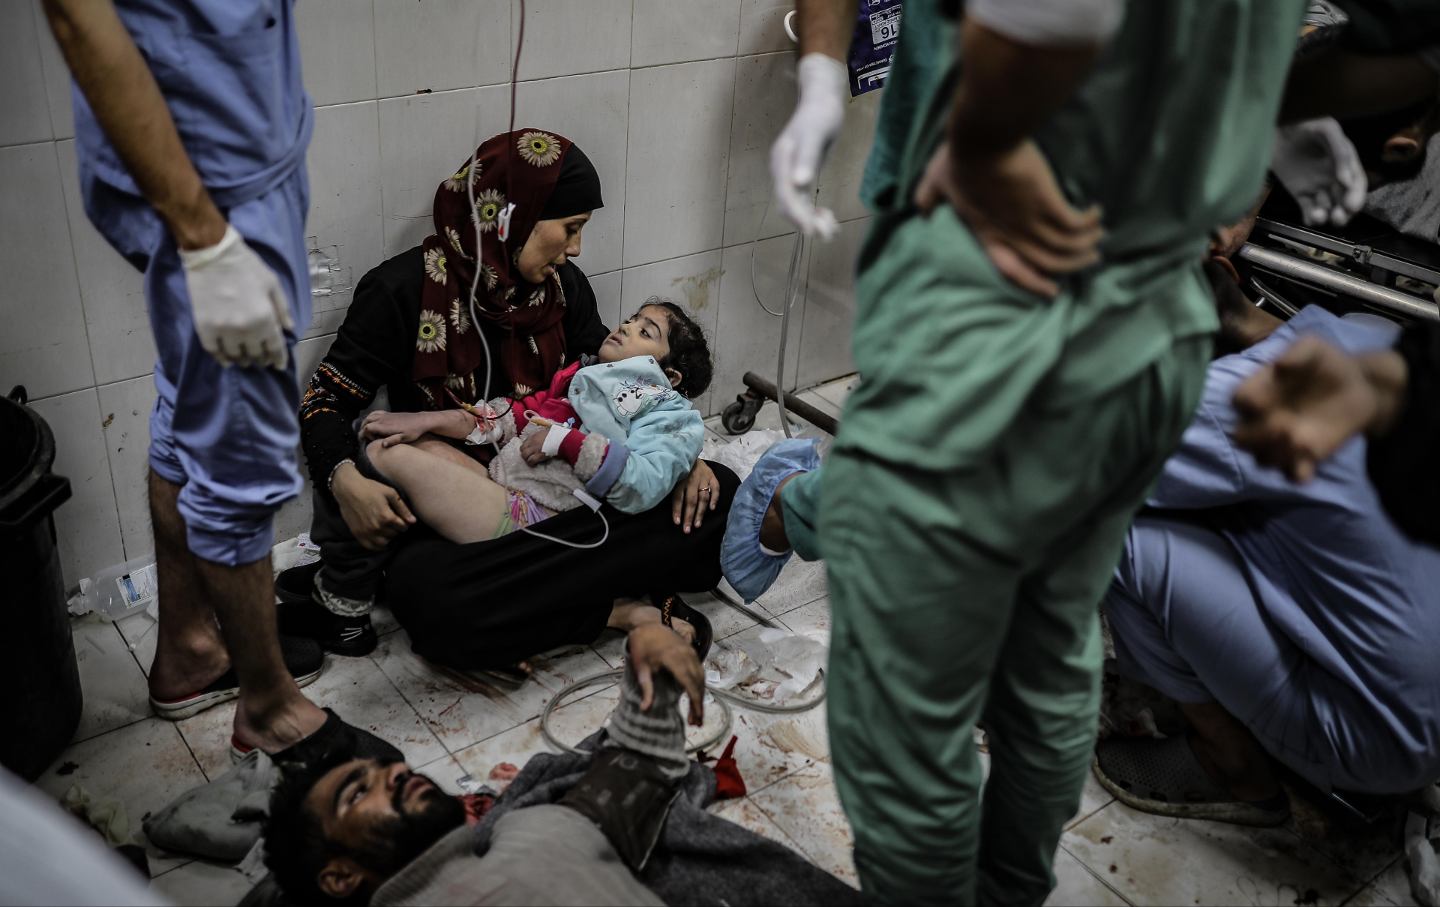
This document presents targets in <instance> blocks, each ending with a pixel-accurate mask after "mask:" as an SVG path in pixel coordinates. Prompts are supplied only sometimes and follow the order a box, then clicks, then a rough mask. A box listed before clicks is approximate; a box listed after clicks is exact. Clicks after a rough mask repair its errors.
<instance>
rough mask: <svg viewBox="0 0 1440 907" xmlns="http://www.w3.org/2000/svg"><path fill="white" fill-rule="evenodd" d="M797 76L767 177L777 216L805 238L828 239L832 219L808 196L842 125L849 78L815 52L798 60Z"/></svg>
mask: <svg viewBox="0 0 1440 907" xmlns="http://www.w3.org/2000/svg"><path fill="white" fill-rule="evenodd" d="M797 72H798V75H799V80H800V100H799V102H798V103H797V104H796V105H795V113H793V114H792V115H791V116H790V122H788V123H786V124H785V128H784V129H783V130H781V132H780V137H779V138H777V139H776V140H775V144H774V145H773V146H772V147H771V148H770V178H771V180H772V181H773V182H774V183H775V201H776V204H778V205H779V206H780V213H782V214H784V215H785V217H786V218H788V219H789V220H790V221H791V222H792V223H794V224H795V226H797V227H799V228H800V231H801V232H802V233H804V234H805V235H807V236H813V235H815V234H816V233H819V234H820V235H821V236H822V237H824V238H825V239H829V238H830V237H832V236H834V235H835V229H836V228H835V215H834V214H832V213H831V212H830V211H827V210H826V209H824V208H816V207H815V204H814V201H813V200H812V197H811V196H812V193H813V192H814V190H815V179H816V177H818V176H819V174H820V165H821V164H823V163H825V153H826V152H827V151H829V150H830V144H831V143H832V142H833V141H834V140H835V137H836V136H837V135H839V133H840V127H841V125H842V124H843V123H844V122H845V99H846V98H847V97H848V95H849V87H850V79H849V76H848V75H847V74H846V72H845V64H844V63H841V62H840V61H839V60H836V59H835V58H834V57H827V56H826V55H825V54H819V53H810V54H806V55H805V56H803V57H801V58H800V65H799V67H798V69H797Z"/></svg>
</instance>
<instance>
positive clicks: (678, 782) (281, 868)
mask: <svg viewBox="0 0 1440 907" xmlns="http://www.w3.org/2000/svg"><path fill="white" fill-rule="evenodd" d="M627 665H628V667H627V670H626V672H625V679H624V681H623V683H622V686H621V696H620V702H619V704H618V705H617V706H616V708H615V711H614V713H613V714H612V715H611V717H610V721H609V722H608V724H607V725H606V727H605V729H604V730H603V731H601V732H599V733H597V734H596V735H595V736H594V737H592V738H591V739H590V741H587V743H585V744H582V747H589V750H588V751H587V752H584V753H582V754H579V755H551V754H542V755H538V756H535V757H534V758H532V759H531V760H530V761H529V763H527V764H526V766H525V768H524V769H523V770H522V771H521V772H520V774H519V776H518V777H517V778H516V779H515V780H514V781H513V782H512V783H511V784H510V786H509V787H508V788H507V789H506V790H505V792H504V793H503V794H502V795H501V796H500V797H499V798H498V799H493V800H492V799H491V798H489V797H485V796H478V795H471V796H464V797H453V796H450V795H449V794H446V793H445V792H443V791H442V790H440V788H439V787H438V786H437V785H436V784H435V782H434V781H432V780H430V779H429V778H427V777H425V776H423V775H420V774H416V773H415V772H413V771H411V770H410V769H409V767H408V766H406V765H405V764H404V763H403V762H401V761H399V760H398V759H377V758H357V757H356V754H355V753H354V752H334V753H330V754H327V755H326V756H325V757H324V758H322V759H318V760H316V761H314V762H312V763H310V764H308V765H305V766H304V767H302V768H298V769H293V770H287V772H286V774H285V776H284V778H283V780H282V781H281V783H280V785H279V786H278V787H277V788H276V789H275V792H274V793H273V794H272V796H271V800H270V818H269V822H268V824H267V826H266V837H265V862H266V865H267V866H268V867H269V868H270V870H271V871H272V872H273V873H274V876H275V878H276V880H277V881H278V883H279V885H280V888H281V890H282V891H283V894H284V896H285V898H286V900H287V901H289V902H293V903H304V904H325V903H340V902H345V903H360V904H364V903H374V904H664V903H672V904H674V903H686V904H732V905H738V904H775V903H785V904H852V903H859V901H860V893H859V892H858V891H855V890H854V889H852V888H850V887H849V886H847V885H845V884H844V883H842V882H840V881H839V880H837V879H835V878H834V877H833V876H831V875H829V874H828V873H825V872H824V871H822V870H820V869H818V868H816V867H815V866H813V865H812V864H810V863H809V862H807V861H806V860H805V859H804V858H803V857H801V856H800V855H799V854H797V853H795V852H794V851H791V850H789V849H787V848H785V847H783V846H781V845H779V844H776V843H774V842H772V841H767V840H765V839H764V838H761V837H759V836H758V835H756V834H754V833H753V832H750V831H747V830H746V829H744V828H741V827H740V826H738V825H735V824H733V823H731V822H729V821H727V820H725V819H722V818H720V817H718V816H715V815H712V814H710V813H707V812H705V810H704V807H705V806H706V805H707V804H708V803H709V802H710V801H712V800H713V799H714V795H715V776H714V773H713V772H712V771H711V770H710V769H709V768H707V767H705V766H703V765H701V764H700V763H698V762H692V761H689V760H688V759H687V758H686V754H685V733H684V718H683V717H682V716H681V714H680V711H679V708H678V705H679V696H680V693H681V692H682V691H683V692H684V693H686V694H687V695H688V696H689V700H690V711H689V717H690V721H691V723H694V724H698V723H699V722H700V720H701V718H702V717H703V715H702V708H703V706H702V702H703V695H704V674H703V671H702V669H701V667H700V662H699V660H698V659H697V658H696V657H695V654H694V651H693V650H692V649H691V648H690V647H689V646H687V645H685V643H684V642H683V641H682V640H681V639H680V638H679V637H678V636H677V635H676V634H675V633H673V632H671V631H670V630H667V629H665V628H663V627H659V626H646V627H641V628H638V629H636V630H634V631H632V632H631V633H630V637H629V658H628V661H627Z"/></svg>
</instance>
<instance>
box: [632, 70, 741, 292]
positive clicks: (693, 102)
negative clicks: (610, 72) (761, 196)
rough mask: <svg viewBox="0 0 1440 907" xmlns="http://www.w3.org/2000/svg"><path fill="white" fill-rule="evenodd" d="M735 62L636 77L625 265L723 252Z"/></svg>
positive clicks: (638, 73)
mask: <svg viewBox="0 0 1440 907" xmlns="http://www.w3.org/2000/svg"><path fill="white" fill-rule="evenodd" d="M734 76H735V61H734V60H733V59H725V60H712V61H709V62H705V63H681V64H678V65H675V66H659V67H654V68H651V69H639V70H633V71H632V72H631V74H630V144H629V151H628V153H627V154H626V160H625V167H626V180H625V199H626V206H625V266H626V267H627V268H628V267H631V266H633V265H639V264H646V263H648V262H652V261H659V260H661V259H665V258H674V257H676V256H680V255H688V254H691V253H694V252H702V251H705V250H707V249H716V248H719V247H720V244H721V238H722V235H723V232H724V218H723V214H724V210H723V209H724V204H725V170H726V161H727V158H728V157H729V148H730V112H731V102H732V99H733V97H734V88H735V85H734Z"/></svg>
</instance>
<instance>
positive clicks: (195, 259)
mask: <svg viewBox="0 0 1440 907" xmlns="http://www.w3.org/2000/svg"><path fill="white" fill-rule="evenodd" d="M180 263H181V264H182V265H183V266H184V268H185V288H186V289H187V290H189V292H190V308H191V310H192V311H193V312H194V316H195V333H197V334H199V335H200V345H201V346H203V347H205V351H206V352H207V353H209V354H210V355H212V356H214V357H215V358H216V360H218V361H219V362H220V363H221V364H222V365H264V366H269V367H270V368H284V367H285V363H286V361H287V360H288V353H287V351H286V347H285V334H284V333H283V332H284V331H287V330H294V328H295V321H294V319H292V318H291V317H290V306H289V304H288V303H287V302H286V300H285V290H284V289H283V288H282V287H281V286H280V281H279V279H278V278H276V276H275V272H274V271H272V270H270V267H269V266H268V265H266V264H265V262H264V261H262V260H261V259H260V256H259V255H256V254H255V251H254V250H253V249H251V248H250V247H249V246H248V245H246V244H245V240H244V238H243V237H241V236H240V234H239V232H237V231H236V229H235V228H234V227H232V226H227V227H226V228H225V236H224V238H223V239H221V240H220V242H218V243H216V244H215V245H213V246H210V247H209V248H206V249H193V250H190V251H186V250H184V249H181V250H180Z"/></svg>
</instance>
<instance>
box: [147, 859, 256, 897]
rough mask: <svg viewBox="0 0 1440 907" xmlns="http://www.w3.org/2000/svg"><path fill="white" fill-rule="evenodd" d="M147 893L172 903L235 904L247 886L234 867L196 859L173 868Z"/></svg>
mask: <svg viewBox="0 0 1440 907" xmlns="http://www.w3.org/2000/svg"><path fill="white" fill-rule="evenodd" d="M150 890H151V891H153V892H156V893H157V894H159V895H160V896H162V897H164V898H167V899H168V900H169V901H170V902H171V903H174V904H185V905H230V904H238V903H239V902H240V899H241V898H243V897H244V896H245V895H246V893H248V892H249V891H250V883H249V882H247V881H246V880H245V876H243V875H241V874H240V872H239V871H237V870H236V869H235V867H234V866H231V865H227V864H224V863H207V862H206V861H204V860H195V861H193V862H190V863H186V864H185V865H184V866H181V867H178V868H176V869H172V870H170V871H169V872H167V873H165V874H164V875H162V876H160V877H159V878H156V879H155V880H153V881H152V882H151V883H150Z"/></svg>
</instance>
